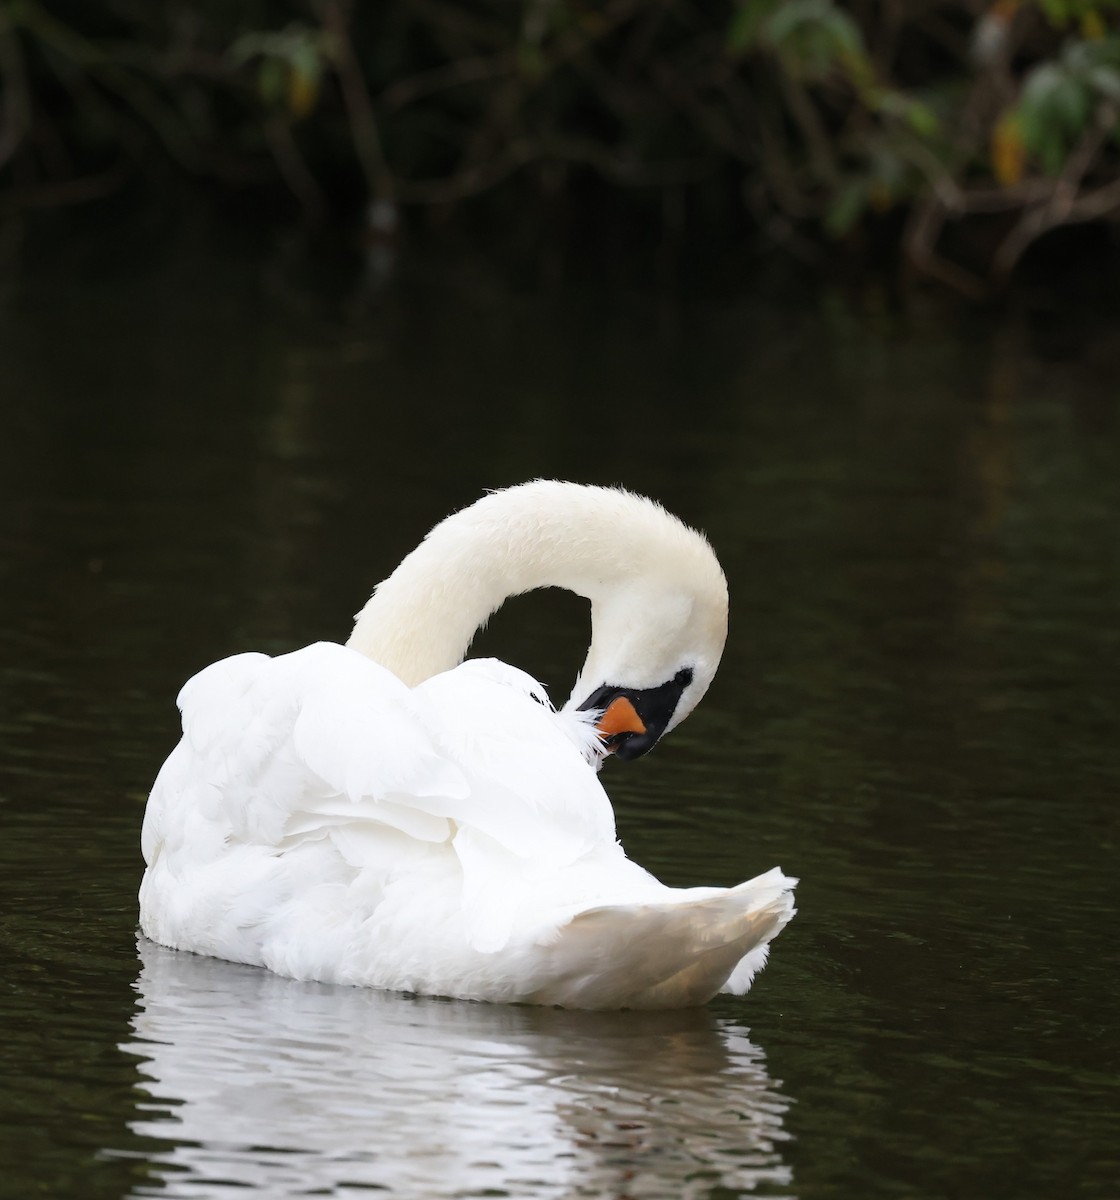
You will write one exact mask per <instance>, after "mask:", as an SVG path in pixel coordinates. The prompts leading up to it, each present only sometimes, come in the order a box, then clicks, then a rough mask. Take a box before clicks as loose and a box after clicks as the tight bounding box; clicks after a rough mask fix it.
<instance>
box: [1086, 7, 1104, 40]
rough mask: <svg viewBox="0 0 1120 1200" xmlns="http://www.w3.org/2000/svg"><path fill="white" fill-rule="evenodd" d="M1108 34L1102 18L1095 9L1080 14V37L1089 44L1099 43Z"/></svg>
mask: <svg viewBox="0 0 1120 1200" xmlns="http://www.w3.org/2000/svg"><path fill="white" fill-rule="evenodd" d="M1106 33H1108V27H1107V26H1106V25H1105V23H1104V18H1103V17H1102V16H1101V14H1100V13H1099V12H1097V10H1096V9H1095V8H1090V9H1088V10H1087V11H1086V12H1083V13H1082V14H1081V36H1082V37H1083V38H1086V39H1087V40H1088V41H1090V42H1099V41H1100V40H1101V38H1103V37H1104V36H1105V34H1106Z"/></svg>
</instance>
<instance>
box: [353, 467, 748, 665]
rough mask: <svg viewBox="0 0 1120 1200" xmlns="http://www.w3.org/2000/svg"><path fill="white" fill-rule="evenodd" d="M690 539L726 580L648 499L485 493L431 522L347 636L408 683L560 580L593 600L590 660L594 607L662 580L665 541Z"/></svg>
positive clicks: (522, 490) (566, 488)
mask: <svg viewBox="0 0 1120 1200" xmlns="http://www.w3.org/2000/svg"><path fill="white" fill-rule="evenodd" d="M693 542H695V543H696V546H697V549H698V551H699V547H702V551H699V552H698V554H697V555H696V556H695V557H697V559H698V561H699V560H704V559H710V561H711V563H712V564H714V570H715V572H716V573H717V574H718V575H719V580H720V583H721V584H722V573H721V572H719V567H718V564H715V560H714V556H712V555H711V550H710V548H709V547H708V546H707V543H706V542H705V541H704V539H703V538H701V537H700V535H699V534H696V533H695V532H694V531H692V530H690V529H688V528H687V527H686V526H684V525H682V524H681V523H680V522H679V521H677V519H676V518H675V517H672V516H670V515H669V514H668V513H666V512H665V511H664V510H663V509H661V508H660V507H658V506H657V505H655V504H653V503H651V502H650V501H648V500H644V499H642V498H640V497H636V496H632V495H630V494H628V493H625V492H620V491H616V490H614V489H608V488H592V487H581V486H578V485H574V484H564V483H554V482H537V483H533V484H523V485H521V486H520V487H514V488H509V489H508V490H506V491H503V492H495V493H491V494H489V495H487V496H484V497H483V498H482V499H481V500H479V501H478V502H477V503H475V504H473V505H471V507H469V508H466V509H464V510H463V511H462V512H458V513H455V514H454V515H452V516H450V517H448V518H447V519H446V520H444V521H442V522H441V523H440V524H439V525H437V526H436V527H435V528H434V529H433V530H432V531H431V532H430V533H429V534H428V536H427V537H426V538H425V539H424V541H423V542H421V543H420V545H419V546H418V547H417V548H416V549H415V550H414V551H413V552H412V553H411V554H409V555H408V556H407V557H406V558H405V559H404V561H403V562H402V563H401V564H400V566H399V567H398V568H397V569H396V570H395V571H394V572H393V574H392V575H390V576H389V578H388V579H386V580H385V581H384V582H383V583H380V584H379V585H378V586H377V588H376V589H375V590H374V593H373V595H372V596H371V597H370V599H369V601H368V603H367V604H366V605H365V607H364V608H363V609H362V611H361V612H360V613H358V615H357V618H356V620H355V624H354V630H353V632H352V634H351V636H350V639H349V642H348V643H347V644H348V645H349V646H351V647H352V648H353V649H355V650H358V651H360V652H361V653H363V654H365V655H367V656H369V657H370V658H372V659H374V660H375V661H376V662H379V663H381V664H382V665H383V666H385V667H388V668H389V670H391V671H393V672H394V674H396V675H397V676H399V677H400V678H401V679H402V680H403V681H404V682H405V683H407V684H409V685H410V686H415V685H416V684H417V683H420V682H421V681H422V680H424V679H427V678H428V677H429V676H431V675H435V674H438V673H439V672H441V671H446V670H450V669H451V668H452V667H455V666H457V665H458V664H459V663H460V662H462V661H463V659H464V657H465V656H466V653H467V650H468V649H469V647H470V643H471V640H472V638H473V637H474V635H475V633H476V631H477V630H478V629H479V628H480V627H481V626H482V625H483V624H485V622H486V621H487V619H488V618H489V617H490V615H491V614H492V613H493V612H494V611H495V610H496V609H498V608H499V607H500V606H501V605H502V603H503V602H504V601H505V600H506V599H508V598H509V597H510V596H515V595H520V594H521V593H522V592H527V591H531V590H533V589H534V588H540V587H562V588H567V589H568V590H569V591H573V592H576V593H578V594H579V595H581V596H586V597H587V598H588V599H590V600H591V602H592V606H593V637H592V646H591V650H590V653H589V656H588V663H590V662H591V661H592V659H593V658H594V656H595V653H596V651H595V640H594V628H595V619H594V617H595V610H596V609H598V608H599V607H600V606H601V605H602V604H605V603H607V602H608V600H609V599H610V598H611V597H613V596H615V595H617V593H618V592H619V591H620V590H621V589H624V588H626V587H632V586H633V585H634V581H635V580H639V581H640V580H649V579H651V578H653V577H660V576H664V574H665V561H664V560H665V557H666V553H667V550H666V547H667V545H668V546H669V548H670V549H672V548H673V547H674V546H675V545H677V546H687V547H689V548H690V549H691V547H692V543H693ZM723 587H724V591H723V595H724V598H726V585H723ZM724 603H726V600H725V599H724ZM724 612H725V613H726V609H725V610H724Z"/></svg>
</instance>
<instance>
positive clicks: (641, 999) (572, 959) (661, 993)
mask: <svg viewBox="0 0 1120 1200" xmlns="http://www.w3.org/2000/svg"><path fill="white" fill-rule="evenodd" d="M796 884H797V880H796V879H791V878H790V877H789V876H787V875H783V874H782V872H781V870H780V869H779V868H775V869H774V870H772V871H768V872H767V873H766V874H765V875H760V876H759V877H758V878H757V879H752V880H749V881H748V882H747V883H741V884H739V886H738V887H734V888H726V889H723V888H721V889H718V890H717V889H712V888H693V889H690V890H688V891H686V892H683V893H681V895H680V896H677V897H673V898H672V899H668V900H663V901H656V902H647V903H635V904H611V905H601V906H599V907H596V908H591V909H587V910H585V911H584V912H581V913H579V914H578V915H577V916H575V917H573V919H572V920H571V921H570V922H569V923H568V924H567V925H565V926H564V927H563V928H562V929H561V930H560V931H559V935H558V938H557V941H556V943H555V945H554V946H553V947H552V951H553V957H552V963H553V966H554V968H555V974H553V976H552V980H551V982H550V983H549V984H548V985H546V986H545V987H543V988H542V989H541V990H540V992H539V993H537V994H536V995H535V996H533V997H532V999H533V1000H534V1001H535V1002H537V1003H543V1004H561V1005H564V1006H565V1007H569V1008H688V1007H691V1006H693V1005H699V1004H706V1003H707V1002H708V1001H709V1000H710V999H711V998H712V997H713V996H714V995H715V994H716V993H717V992H720V991H727V992H732V993H734V994H736V995H742V993H744V992H745V991H746V990H747V989H748V988H749V987H750V985H751V981H752V980H753V979H754V977H755V975H756V974H757V973H758V972H759V971H760V970H761V969H762V967H763V966H764V965H765V963H766V956H767V953H768V951H769V943H770V941H771V940H772V939H773V938H775V937H776V936H777V935H778V934H779V933H780V932H781V931H782V929H783V928H785V926H786V925H787V924H788V922H789V921H790V919H791V918H792V917H793V915H794V913H795V912H796V911H797V910H796V909H795V908H794V906H793V888H794V887H795V886H796Z"/></svg>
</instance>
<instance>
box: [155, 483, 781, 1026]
mask: <svg viewBox="0 0 1120 1200" xmlns="http://www.w3.org/2000/svg"><path fill="white" fill-rule="evenodd" d="M546 586H559V587H565V588H568V589H570V590H572V591H574V592H577V593H579V594H580V595H583V596H586V597H588V598H589V599H590V600H591V611H592V636H591V646H590V649H589V651H588V654H587V659H586V661H585V662H584V664H583V668H582V669H581V671H580V673H579V677H578V679H577V680H576V684H575V688H574V690H573V693H572V696H571V698H570V699H569V700H568V702H567V704H566V705H565V706H564V709H563V710H562V711H560V712H557V711H555V710H554V709H553V708H552V707H551V705H550V704H549V703H548V700H547V697H546V696H545V694H544V690H543V689H542V688H541V686H540V685H539V684H538V683H536V682H535V681H534V680H532V679H531V678H530V677H529V676H528V675H526V674H525V673H524V672H522V671H520V670H517V669H516V668H514V667H510V666H507V665H505V664H504V663H500V662H498V661H496V660H493V659H484V660H473V661H467V662H464V661H463V658H464V656H465V654H466V651H467V648H468V647H469V645H470V642H471V639H472V637H473V635H474V634H475V632H476V631H477V629H478V628H479V627H480V626H481V625H482V624H483V623H484V622H485V621H486V620H487V618H488V617H489V616H490V614H491V613H493V612H494V610H495V609H497V608H498V607H499V605H500V604H501V603H502V602H503V601H504V600H505V599H506V598H507V597H508V596H511V595H517V594H519V593H522V592H526V591H529V590H531V589H533V588H538V587H546ZM726 632H727V584H726V581H725V580H724V576H723V572H722V571H721V570H720V567H719V564H718V562H717V561H716V558H715V555H714V554H713V553H712V550H711V547H710V546H709V545H708V543H707V541H706V540H705V539H704V538H703V537H702V536H701V535H700V534H698V533H696V532H695V531H694V530H691V529H689V528H688V527H687V526H685V525H683V524H682V523H681V522H680V521H678V520H677V519H676V518H675V517H673V516H670V515H669V514H668V513H667V512H665V510H664V509H662V508H661V507H659V506H658V505H656V504H654V503H653V502H652V501H649V500H646V499H644V498H642V497H639V496H635V495H632V494H630V493H627V492H624V491H620V490H616V489H609V488H599V487H584V486H580V485H576V484H570V483H559V482H552V481H537V482H535V483H528V484H523V485H521V486H518V487H512V488H509V489H507V490H505V491H499V492H492V493H490V494H488V495H486V496H484V497H483V498H482V499H481V500H479V501H477V502H476V503H475V504H473V505H471V506H470V507H469V508H466V509H464V510H463V511H462V512H459V513H456V514H454V515H452V516H450V517H448V518H447V519H446V520H444V521H442V522H441V523H440V524H438V525H437V526H436V527H435V528H434V529H433V530H432V531H431V532H430V533H429V534H428V536H427V537H426V538H425V539H424V541H423V542H421V544H420V546H419V547H418V548H417V549H416V550H414V551H413V552H412V553H411V554H409V555H408V556H407V557H406V558H405V559H404V561H403V562H402V563H401V565H400V566H399V567H398V568H397V569H396V571H394V572H393V574H392V575H391V576H390V577H389V578H388V579H386V580H385V581H384V582H383V583H381V584H379V585H378V587H377V588H376V589H375V590H374V593H373V595H372V596H371V597H370V600H369V602H368V603H367V604H366V605H365V607H364V608H363V609H362V611H361V612H360V613H359V614H358V616H357V619H356V621H355V625H354V629H353V632H352V634H351V636H350V639H349V642H348V643H347V645H346V646H340V645H336V644H333V643H325V642H322V643H318V644H316V645H312V646H308V647H306V648H304V649H302V650H296V651H294V652H293V653H291V654H285V655H281V656H279V657H276V658H270V657H268V656H267V655H264V654H239V655H235V656H234V657H233V658H228V659H225V660H224V661H222V662H218V663H215V664H214V665H212V666H210V667H207V668H206V669H205V670H203V671H201V672H200V673H199V674H198V675H196V676H195V677H194V678H193V679H191V680H190V681H189V682H188V683H187V684H186V685H185V686H184V688H183V690H182V692H181V693H180V694H179V699H178V703H179V707H180V709H181V710H182V714H183V737H182V740H181V741H180V743H179V745H178V746H177V747H176V748H175V750H173V751H172V753H171V755H170V757H169V758H168V759H167V761H166V762H165V763H164V765H163V767H162V769H161V770H160V772H159V775H158V777H157V779H156V782H155V785H154V787H153V789H152V793H151V796H150V798H149V800H148V806H147V811H146V813H145V817H144V827H143V834H142V848H143V852H144V859H145V862H146V864H147V870H146V871H145V874H144V879H143V882H142V884H141V886H140V924H141V928H142V929H143V931H144V933H145V934H146V935H147V936H148V937H149V938H151V939H152V940H153V941H156V942H160V943H162V944H163V945H166V946H171V947H173V948H176V949H183V950H192V951H195V952H196V953H199V954H208V955H212V956H214V957H216V958H224V959H230V960H232V961H235V962H244V963H253V964H257V965H260V966H264V967H268V968H269V969H271V970H273V971H275V972H277V973H279V974H281V975H288V976H291V977H293V978H296V979H316V980H320V981H322V982H327V983H332V982H333V983H346V984H359V985H366V986H371V987H378V988H386V989H393V990H400V991H410V992H422V993H427V994H430V995H443V996H455V997H461V998H464V999H476V1000H490V1001H499V1002H522V1003H533V1004H555V1005H562V1006H564V1007H571V1008H600V1009H601V1008H683V1007H687V1006H690V1005H696V1004H703V1003H706V1002H707V1001H708V1000H710V999H711V998H712V996H714V995H715V994H716V993H717V992H719V991H721V990H722V991H727V992H733V993H736V994H741V993H743V992H745V991H746V990H747V988H748V987H749V986H750V983H751V980H752V979H753V977H754V975H755V973H756V972H757V971H758V970H759V969H760V968H761V967H762V966H763V964H764V963H765V961H766V955H767V951H768V944H769V942H770V940H771V939H772V938H773V937H774V936H775V935H776V934H777V933H778V932H779V931H780V930H781V929H782V928H783V927H784V926H785V924H786V923H787V922H788V921H789V920H790V918H791V917H792V916H793V913H794V908H793V896H792V888H793V886H794V884H795V883H796V880H793V879H789V878H787V877H786V876H785V875H783V874H782V873H781V871H780V870H779V869H777V868H775V869H774V870H772V871H769V872H768V873H766V874H765V875H761V876H759V877H758V878H757V879H753V880H751V881H750V882H748V883H742V884H740V885H739V886H737V887H733V888H715V887H704V888H686V889H676V888H669V887H666V886H665V885H663V884H661V883H660V882H658V881H657V880H656V879H655V878H654V877H653V876H652V875H650V874H649V873H648V872H647V871H645V870H643V869H642V868H641V867H639V866H637V865H636V864H635V863H632V862H631V861H630V860H629V859H627V858H626V856H625V854H624V852H623V850H622V847H621V846H620V845H619V843H618V842H617V840H616V839H615V828H614V814H613V811H612V809H611V805H610V801H609V800H608V798H607V795H606V793H605V792H604V791H603V788H602V786H601V785H600V783H599V779H598V775H597V768H598V766H599V765H600V762H601V759H602V757H603V756H604V755H605V754H608V753H613V754H614V755H615V756H617V757H618V758H620V759H630V758H635V757H637V756H638V755H640V754H644V753H646V751H648V750H649V749H650V748H651V747H652V746H653V745H654V744H655V743H656V741H657V740H658V739H659V738H660V737H662V736H663V735H664V734H665V733H667V732H668V731H669V730H670V729H672V728H673V727H674V726H675V725H677V724H679V722H680V721H682V720H683V719H684V718H685V716H687V715H688V713H689V712H690V711H691V710H692V708H693V707H694V706H695V705H696V703H697V701H699V699H700V698H701V696H703V694H704V692H705V691H706V690H707V688H708V685H709V683H710V682H711V680H712V677H713V675H714V674H715V670H716V666H717V664H718V662H719V659H720V656H721V654H722V652H723V644H724V640H725V637H726Z"/></svg>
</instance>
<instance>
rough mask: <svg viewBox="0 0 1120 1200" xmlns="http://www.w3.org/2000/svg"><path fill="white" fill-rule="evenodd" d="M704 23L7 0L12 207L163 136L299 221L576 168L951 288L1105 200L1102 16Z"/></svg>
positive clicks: (1101, 9) (204, 168)
mask: <svg viewBox="0 0 1120 1200" xmlns="http://www.w3.org/2000/svg"><path fill="white" fill-rule="evenodd" d="M704 11H705V14H706V15H701V13H700V11H699V10H698V9H697V8H696V7H695V6H693V5H691V4H689V3H687V2H686V0H657V2H656V3H654V2H652V0H604V2H603V3H601V4H594V5H592V4H587V3H585V2H584V0H521V3H520V4H519V5H510V4H508V3H501V2H499V0H475V2H474V3H472V4H469V5H468V4H465V3H462V2H460V0H385V3H382V4H378V5H366V6H359V5H357V4H355V3H354V0H254V2H253V3H249V4H241V5H222V4H219V3H217V0H179V2H177V3H175V4H169V5H160V6H156V5H150V4H147V3H145V2H144V0H58V2H55V3H52V4H51V5H50V6H49V11H48V6H47V5H46V3H44V0H0V75H2V77H3V81H4V92H3V99H2V102H0V187H3V188H4V191H5V193H6V196H7V205H8V206H9V207H10V206H12V205H17V204H34V203H42V202H50V201H65V200H72V199H81V198H83V197H84V196H87V195H94V194H98V193H99V192H102V191H105V190H108V189H109V188H111V187H114V186H116V185H117V184H118V183H119V181H120V180H121V179H122V178H123V177H125V175H126V174H127V173H128V172H129V171H131V170H133V169H135V168H136V167H138V166H143V167H144V168H145V169H149V168H150V167H151V166H152V163H153V160H152V156H151V154H150V153H148V151H149V150H150V148H151V147H152V146H153V145H154V146H159V147H160V148H162V150H163V152H164V154H165V156H166V157H168V158H170V160H171V161H172V162H174V163H176V164H178V165H179V166H180V167H181V168H185V169H187V170H189V171H192V172H194V173H196V174H201V175H204V176H206V177H209V178H215V179H218V180H220V181H223V182H225V183H227V184H237V185H241V186H244V185H246V184H253V185H255V186H260V185H262V184H263V185H266V186H267V185H268V184H269V183H270V182H271V181H272V180H277V181H282V182H283V183H284V184H286V185H287V187H288V189H289V190H290V191H291V192H292V193H293V194H294V195H295V197H296V198H297V199H298V200H299V202H300V203H301V205H302V206H303V207H304V208H305V210H307V212H308V213H309V214H310V215H312V216H319V215H323V214H325V212H326V211H327V210H328V209H329V208H331V207H337V205H338V203H339V200H338V197H339V196H340V195H347V194H349V195H356V194H358V193H359V190H360V193H361V194H364V195H365V197H366V199H367V200H369V201H377V202H379V204H380V207H381V209H382V211H384V210H385V208H386V206H389V207H393V206H397V205H406V206H431V205H436V206H438V207H439V209H440V211H441V212H443V213H446V212H447V211H448V210H450V209H451V208H453V207H454V206H459V205H464V204H466V203H467V202H470V203H477V200H476V198H477V197H480V196H482V195H484V194H487V195H489V196H490V197H491V199H492V202H493V203H494V204H496V205H499V206H500V205H501V204H502V203H503V198H508V199H509V200H510V201H511V202H512V204H516V205H517V211H519V212H526V211H532V209H533V206H532V205H527V204H525V203H524V200H525V198H526V195H527V194H529V195H531V196H532V198H533V199H535V200H538V201H548V202H550V203H551V202H552V201H554V200H555V199H556V198H558V197H563V196H569V197H574V196H577V195H584V194H586V188H585V187H584V183H585V181H586V180H587V179H588V178H589V177H592V176H594V177H598V178H599V179H600V180H602V181H604V182H605V184H606V185H607V186H608V187H610V188H611V189H613V191H614V192H615V193H616V195H619V196H622V197H624V199H623V202H624V203H626V204H627V205H628V206H629V208H630V209H631V210H632V211H633V212H635V213H652V214H654V215H656V216H657V217H658V218H659V219H661V220H663V221H666V222H672V223H673V224H674V225H675V226H680V224H681V222H682V217H681V214H682V213H687V212H688V211H690V209H692V210H695V211H697V212H700V211H702V212H703V213H704V214H705V223H706V224H711V223H712V222H713V221H724V222H726V223H727V225H728V226H729V227H730V226H733V225H734V224H735V223H736V222H737V220H738V218H737V217H736V209H739V210H745V211H746V212H747V213H748V215H749V216H750V217H751V218H752V219H753V220H754V221H755V223H756V224H757V225H758V226H759V227H760V228H761V229H762V230H763V231H764V232H765V233H766V234H767V235H768V236H769V237H770V238H772V239H774V240H777V241H781V242H785V243H787V244H788V245H790V246H791V247H805V246H807V245H810V244H811V240H812V238H813V236H814V235H816V236H819V237H822V238H825V239H828V238H832V239H840V238H844V239H849V240H850V239H852V238H854V237H857V236H859V235H860V234H861V233H862V232H863V231H865V230H874V231H876V233H877V235H878V236H880V237H882V236H888V237H895V238H899V239H900V240H901V245H902V247H903V250H904V252H905V257H906V260H907V261H908V262H909V263H910V264H911V265H912V266H913V267H915V268H917V269H918V270H919V271H923V272H927V273H930V274H933V275H935V276H938V277H940V278H942V279H944V280H946V281H948V282H950V283H953V284H956V285H958V286H960V287H961V288H964V289H966V290H977V289H979V288H981V287H983V286H984V285H985V282H986V281H998V280H999V279H1000V278H1002V277H1005V276H1006V275H1007V274H1008V273H1009V272H1010V271H1011V270H1012V268H1013V267H1014V266H1015V264H1016V263H1017V262H1018V260H1019V259H1020V257H1021V256H1022V254H1023V252H1024V251H1025V250H1026V249H1027V247H1029V246H1030V245H1031V243H1032V242H1033V241H1034V240H1035V239H1036V238H1038V237H1039V236H1040V235H1041V234H1043V233H1045V232H1047V231H1048V230H1050V229H1053V228H1056V227H1058V226H1061V225H1066V224H1070V223H1076V222H1085V221H1092V220H1100V219H1105V218H1111V217H1114V216H1115V215H1116V213H1117V212H1118V211H1120V170H1118V167H1120V146H1118V143H1117V138H1116V129H1117V115H1118V113H1120V32H1118V31H1117V29H1116V21H1115V18H1116V16H1117V13H1118V11H1120V3H1118V0H1036V2H1034V3H1029V2H1027V0H994V3H991V4H988V5H979V6H978V5H977V3H976V0H945V3H942V4H939V5H928V4H925V3H919V2H918V0H894V2H893V3H887V4H884V5H877V6H874V7H873V9H869V8H868V7H867V6H863V5H855V4H849V5H841V4H840V3H839V2H837V0H724V2H723V3H722V4H718V5H710V6H707V8H706V9H705V10H704ZM872 14H873V15H872ZM355 185H357V186H355ZM595 194H597V195H601V194H602V192H598V193H595ZM328 197H329V199H328ZM651 199H652V200H653V201H654V202H653V203H651V202H650V201H651ZM693 201H695V203H693ZM894 214H897V218H898V219H897V220H895V219H893V217H894ZM981 214H995V215H998V216H999V218H1000V219H999V220H998V221H995V222H993V221H987V222H984V223H983V227H984V229H985V230H987V231H991V230H995V231H996V232H995V233H992V234H991V241H990V243H989V244H986V245H981V246H978V245H977V243H976V240H975V239H972V240H971V242H970V247H971V248H970V251H969V253H968V254H964V253H963V252H962V251H961V249H960V245H961V244H960V242H959V239H957V240H956V241H955V240H954V238H953V237H952V236H951V233H952V230H953V229H955V228H962V227H965V226H966V225H968V223H969V221H970V219H971V218H975V217H977V216H979V215H981ZM884 217H886V218H887V219H884Z"/></svg>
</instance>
